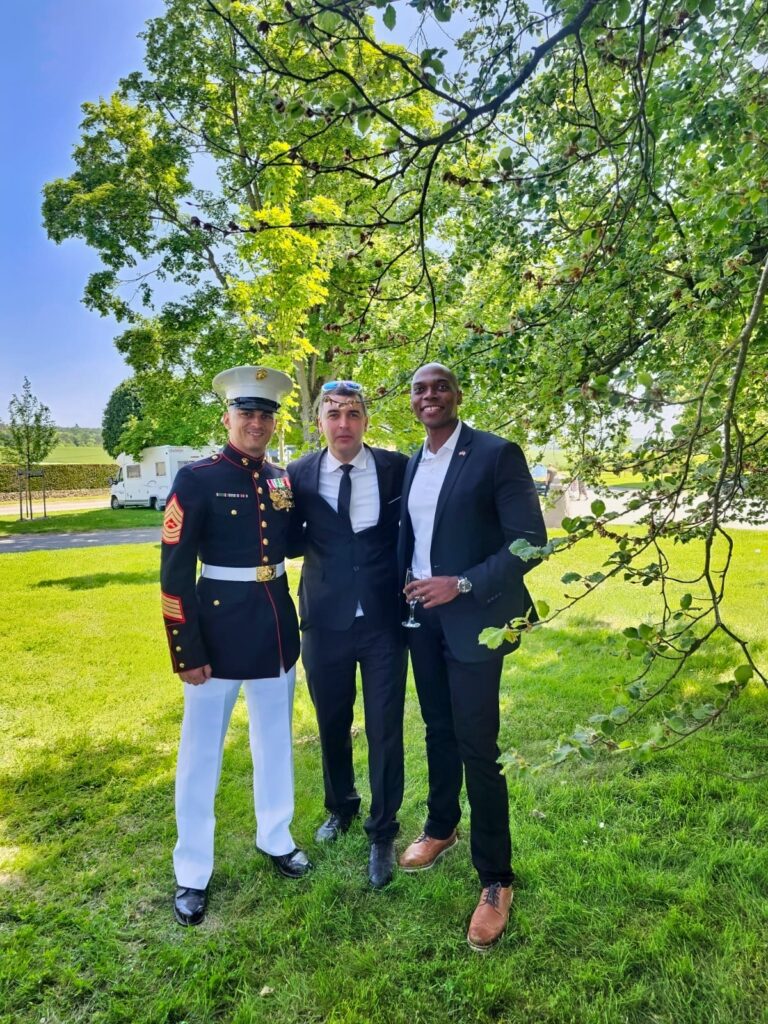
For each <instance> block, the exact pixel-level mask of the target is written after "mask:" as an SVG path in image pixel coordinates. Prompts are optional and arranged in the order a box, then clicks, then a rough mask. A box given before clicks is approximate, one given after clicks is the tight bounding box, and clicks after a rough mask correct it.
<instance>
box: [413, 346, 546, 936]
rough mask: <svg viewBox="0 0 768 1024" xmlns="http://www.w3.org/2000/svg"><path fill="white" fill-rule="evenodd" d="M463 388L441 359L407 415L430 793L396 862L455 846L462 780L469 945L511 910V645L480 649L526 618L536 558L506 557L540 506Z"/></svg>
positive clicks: (424, 861) (515, 451)
mask: <svg viewBox="0 0 768 1024" xmlns="http://www.w3.org/2000/svg"><path fill="white" fill-rule="evenodd" d="M461 397H462V396H461V390H460V389H459V386H458V383H457V380H456V376H455V374H454V373H452V371H451V370H449V369H448V368H447V367H445V366H442V365H440V364H439V363H430V364H428V365H426V366H422V367H421V368H420V369H419V370H418V371H417V372H416V374H415V375H414V377H413V380H412V382H411V408H412V409H413V412H414V414H415V416H416V417H417V419H419V420H420V421H421V422H422V423H423V424H424V427H425V428H426V432H427V437H426V440H425V442H424V445H423V447H422V448H421V449H420V450H419V451H418V452H417V453H416V454H415V455H414V456H413V457H412V458H411V460H410V461H409V463H408V468H407V470H406V474H405V481H404V483H403V498H402V510H401V526H400V539H399V548H398V556H399V562H400V573H401V575H402V576H404V574H405V571H406V569H407V568H411V569H412V572H413V575H414V577H415V580H414V582H412V583H410V584H409V585H408V586H407V587H406V597H407V598H408V599H409V600H412V601H418V602H419V604H418V610H417V621H418V622H419V628H418V629H411V630H408V641H409V644H410V649H411V662H412V665H413V672H414V678H415V681H416V691H417V693H418V696H419V703H420V705H421V713H422V716H423V718H424V721H425V723H426V727H427V730H426V738H427V765H428V771H429V795H428V798H427V810H428V814H427V820H426V823H425V825H424V830H423V832H422V833H421V835H420V836H419V837H418V839H416V840H415V842H413V843H411V845H410V846H409V847H408V849H407V850H406V851H405V852H404V853H403V854H402V856H401V858H400V866H401V868H402V869H403V870H405V871H420V870H423V869H425V868H430V867H432V865H433V864H434V863H435V861H436V860H437V859H438V858H439V857H441V856H442V855H443V854H444V853H446V852H447V851H448V850H449V849H451V847H452V846H454V845H455V843H456V841H457V838H458V836H457V832H456V826H457V825H458V822H459V818H460V816H461V811H460V807H459V795H460V792H461V783H462V772H463V774H464V776H465V777H466V783H467V796H468V799H469V806H470V811H471V826H470V842H471V851H472V862H473V864H474V866H475V869H476V871H477V873H478V875H479V876H480V884H481V886H482V894H481V897H480V902H479V903H478V906H477V908H476V909H475V912H474V914H473V915H472V920H471V922H470V926H469V930H468V932H467V941H468V942H469V944H470V946H471V947H472V948H473V949H476V950H485V949H487V948H488V947H489V946H491V945H492V944H493V943H494V942H495V941H496V940H497V939H498V938H500V936H501V934H502V932H503V931H504V928H505V927H506V924H507V919H508V916H509V907H510V904H511V902H512V881H513V878H514V875H513V872H512V852H511V841H510V834H509V806H508V798H507V784H506V781H505V779H504V776H503V775H502V774H501V766H500V764H499V760H498V759H499V748H498V745H497V741H498V734H499V681H500V679H501V669H502V663H503V660H504V655H505V654H507V653H508V652H509V651H511V650H513V649H514V646H515V645H514V644H511V643H505V644H504V645H502V646H501V647H500V648H498V649H496V650H491V649H490V648H488V647H486V646H484V645H481V644H480V643H478V635H479V633H480V632H481V630H483V629H484V628H485V627H487V626H503V625H504V624H505V623H507V622H509V621H510V620H511V619H514V618H516V617H518V616H525V615H527V614H529V613H531V615H532V602H531V598H530V596H529V594H528V591H527V590H526V588H525V585H524V582H523V576H524V574H525V573H526V572H527V571H528V570H529V569H530V568H531V567H532V563H531V562H528V563H524V562H522V561H521V560H520V559H519V558H517V557H515V556H514V555H512V554H510V552H509V546H510V544H511V543H512V542H513V541H514V540H516V539H517V538H518V537H522V538H525V539H526V540H527V541H529V543H531V544H536V545H540V544H543V543H545V542H546V531H545V528H544V520H543V517H542V514H541V506H540V504H539V499H538V497H537V495H536V488H535V486H534V483H533V480H532V479H531V475H530V473H529V471H528V466H527V465H526V462H525V457H524V455H523V453H522V451H521V450H520V448H519V447H518V446H517V445H516V444H512V443H510V442H509V441H505V440H504V439H503V438H501V437H497V436H496V435H495V434H489V433H486V432H484V431H481V430H473V429H472V428H471V427H468V426H467V425H466V424H464V423H462V422H461V420H460V419H459V417H458V406H459V404H460V403H461Z"/></svg>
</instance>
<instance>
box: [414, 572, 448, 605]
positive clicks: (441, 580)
mask: <svg viewBox="0 0 768 1024" xmlns="http://www.w3.org/2000/svg"><path fill="white" fill-rule="evenodd" d="M458 582H459V578H458V576H430V578H429V579H427V580H414V581H413V583H409V584H408V586H407V587H406V588H405V596H406V598H407V599H408V600H409V601H413V600H417V601H418V602H419V604H421V605H423V606H424V607H425V608H437V606H438V605H441V604H448V603H449V602H450V601H453V600H455V599H456V598H457V597H458V596H459V590H458Z"/></svg>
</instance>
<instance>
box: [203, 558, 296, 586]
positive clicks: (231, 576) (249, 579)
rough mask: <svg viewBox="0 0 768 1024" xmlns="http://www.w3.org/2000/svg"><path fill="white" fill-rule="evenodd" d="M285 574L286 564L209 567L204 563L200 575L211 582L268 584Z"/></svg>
mask: <svg viewBox="0 0 768 1024" xmlns="http://www.w3.org/2000/svg"><path fill="white" fill-rule="evenodd" d="M284 574H285V562H278V564H277V565H253V566H251V565H248V566H245V567H242V568H241V567H240V566H235V565H207V564H206V563H205V562H203V565H202V569H201V570H200V575H201V576H205V577H206V578H207V579H209V580H229V581H230V582H232V583H268V582H269V581H270V580H276V579H277V578H278V576H283V575H284Z"/></svg>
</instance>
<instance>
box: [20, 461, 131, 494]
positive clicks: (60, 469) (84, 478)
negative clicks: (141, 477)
mask: <svg viewBox="0 0 768 1024" xmlns="http://www.w3.org/2000/svg"><path fill="white" fill-rule="evenodd" d="M40 468H42V469H44V470H45V489H46V491H86V490H88V491H90V490H96V489H99V488H100V489H103V488H105V487H107V486H108V477H110V476H116V475H117V470H118V467H117V464H116V463H108V464H106V465H102V466H99V465H96V466H91V465H82V466H77V465H72V466H64V465H61V466H59V465H51V466H42V467H40V466H35V467H34V469H36V470H37V469H40ZM17 470H18V466H8V465H2V464H0V492H3V491H4V492H6V493H8V492H14V491H15V492H16V493H18V490H19V478H18V476H17V475H16V471H17ZM22 482H23V483H25V481H24V480H23V478H22ZM29 484H30V488H31V490H32V491H41V490H42V489H43V487H42V485H43V481H42V479H41V477H39V476H33V477H32V479H31V480H30V481H29Z"/></svg>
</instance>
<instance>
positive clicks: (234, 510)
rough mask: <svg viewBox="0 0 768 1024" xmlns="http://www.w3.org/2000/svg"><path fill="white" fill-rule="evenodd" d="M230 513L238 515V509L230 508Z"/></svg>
mask: <svg viewBox="0 0 768 1024" xmlns="http://www.w3.org/2000/svg"><path fill="white" fill-rule="evenodd" d="M229 514H230V515H231V516H236V515H237V509H236V508H233V509H230V510H229Z"/></svg>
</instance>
